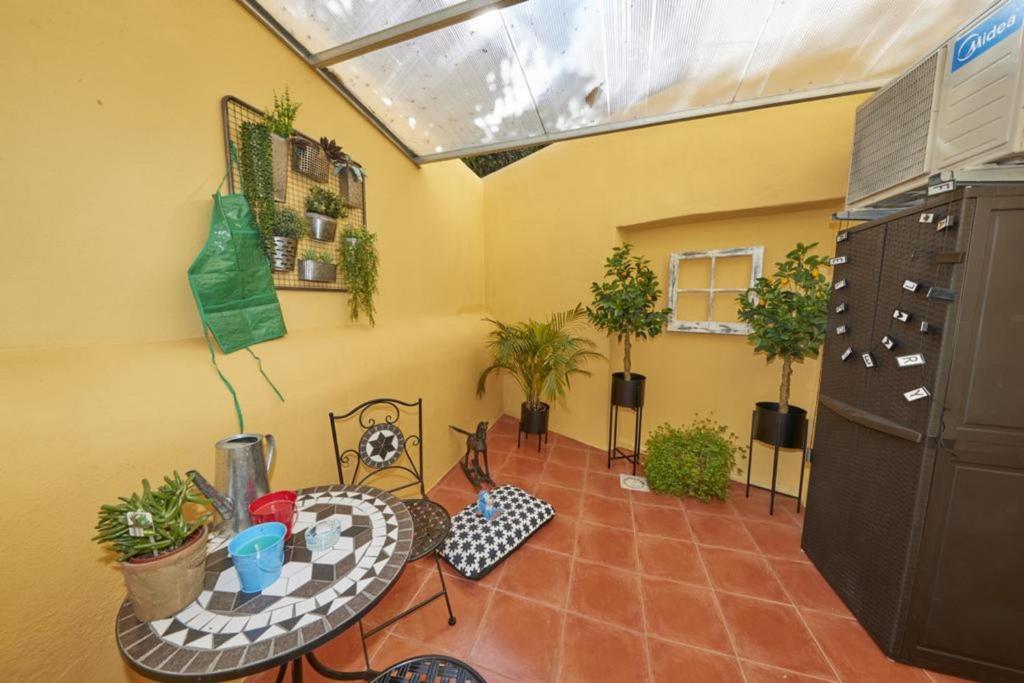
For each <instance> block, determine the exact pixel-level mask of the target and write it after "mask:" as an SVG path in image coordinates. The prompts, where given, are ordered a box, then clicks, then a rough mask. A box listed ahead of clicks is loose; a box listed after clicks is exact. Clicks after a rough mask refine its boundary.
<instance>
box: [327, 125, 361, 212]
mask: <svg viewBox="0 0 1024 683" xmlns="http://www.w3.org/2000/svg"><path fill="white" fill-rule="evenodd" d="M320 147H321V149H323V151H324V154H326V155H327V158H328V160H330V162H331V165H332V166H333V167H334V174H335V175H336V176H338V182H339V184H340V187H341V198H342V201H343V202H345V204H346V205H348V206H351V207H353V208H357V209H358V208H362V206H363V180H364V178H365V176H366V170H365V169H364V168H363V167H362V166H361V165H360V164H359V163H358V162H356V161H354V160H353V159H352V157H350V156H349V155H348V154H346V153H345V152H344V151H342V149H341V147H340V146H339V145H338V143H336V142H335V141H334V140H328V139H327V138H326V137H322V138H320Z"/></svg>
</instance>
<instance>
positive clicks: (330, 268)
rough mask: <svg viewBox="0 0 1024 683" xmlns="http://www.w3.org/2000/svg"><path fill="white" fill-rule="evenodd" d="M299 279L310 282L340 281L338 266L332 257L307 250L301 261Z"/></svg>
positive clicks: (326, 253)
mask: <svg viewBox="0 0 1024 683" xmlns="http://www.w3.org/2000/svg"><path fill="white" fill-rule="evenodd" d="M299 279H300V280H308V281H310V282H334V281H335V280H337V279H338V266H337V264H335V263H334V261H332V260H331V255H330V254H329V253H328V252H326V251H320V250H318V249H307V250H306V251H304V252H303V253H302V258H301V259H299Z"/></svg>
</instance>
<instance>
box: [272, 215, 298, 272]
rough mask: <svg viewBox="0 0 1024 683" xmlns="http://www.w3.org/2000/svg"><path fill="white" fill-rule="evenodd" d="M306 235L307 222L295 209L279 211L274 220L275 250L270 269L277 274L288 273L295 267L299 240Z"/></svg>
mask: <svg viewBox="0 0 1024 683" xmlns="http://www.w3.org/2000/svg"><path fill="white" fill-rule="evenodd" d="M305 234H306V222H305V221H304V220H302V216H300V215H299V212H298V211H296V210H295V209H288V208H281V209H278V210H277V215H276V216H275V220H274V250H273V253H272V254H271V259H270V267H271V268H272V269H273V270H274V271H275V272H286V271H289V270H291V269H292V268H294V267H295V255H296V252H297V250H298V244H299V239H300V238H301V237H302V236H304V235H305Z"/></svg>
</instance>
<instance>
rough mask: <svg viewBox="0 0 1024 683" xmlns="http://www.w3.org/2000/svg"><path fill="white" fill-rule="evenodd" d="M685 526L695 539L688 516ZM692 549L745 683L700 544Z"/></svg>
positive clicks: (695, 544) (745, 678)
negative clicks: (695, 552) (694, 550)
mask: <svg viewBox="0 0 1024 683" xmlns="http://www.w3.org/2000/svg"><path fill="white" fill-rule="evenodd" d="M685 519H686V525H687V527H688V528H689V530H690V536H691V538H694V539H696V538H697V534H696V533H695V532H694V530H693V525H692V524H691V523H690V516H689V515H686V517H685ZM694 548H695V549H696V550H697V560H698V561H699V562H700V566H701V569H702V570H703V571H704V578H705V579H707V582H708V589H709V590H710V591H711V599H712V601H713V602H714V603H715V611H716V612H717V613H718V618H719V619H721V620H722V628H724V629H725V635H726V636H727V637H728V638H729V647H731V648H732V655H733V659H734V660H735V661H736V668H738V669H739V670H740V678H741V679H743V680H744V681H747V680H748V679H747V672H746V671H744V670H743V664H741V663H740V659H739V655H740V651H739V648H737V647H736V637H735V636H734V635H733V632H732V629H731V628H730V627H729V622H728V621H727V620H726V618H725V610H724V609H722V603H721V602H720V601H719V599H718V592H717V591H716V590H715V584H714V583H713V582H712V581H711V572H710V571H708V567H707V563H706V562H705V561H704V555H703V553H701V551H700V544H699V543H696V542H695V543H694Z"/></svg>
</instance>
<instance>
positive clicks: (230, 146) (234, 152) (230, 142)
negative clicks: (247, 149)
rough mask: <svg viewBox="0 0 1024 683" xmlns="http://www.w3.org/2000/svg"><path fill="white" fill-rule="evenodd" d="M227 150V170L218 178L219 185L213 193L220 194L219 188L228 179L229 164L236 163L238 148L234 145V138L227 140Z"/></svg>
mask: <svg viewBox="0 0 1024 683" xmlns="http://www.w3.org/2000/svg"><path fill="white" fill-rule="evenodd" d="M228 150H229V151H230V155H229V156H228V170H227V172H225V173H224V177H223V178H221V179H220V185H218V186H217V192H216V193H215V194H220V190H221V188H222V187H224V183H226V182H227V181H228V176H229V175H231V164H233V163H234V164H237V163H238V148H237V147H235V141H234V140H228Z"/></svg>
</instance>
